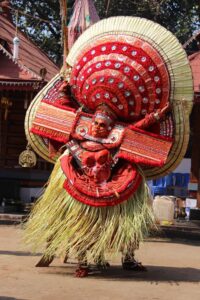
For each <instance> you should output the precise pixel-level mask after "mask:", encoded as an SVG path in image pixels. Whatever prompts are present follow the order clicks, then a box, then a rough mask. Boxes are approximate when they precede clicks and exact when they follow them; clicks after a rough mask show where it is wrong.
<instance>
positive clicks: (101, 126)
mask: <svg viewBox="0 0 200 300" xmlns="http://www.w3.org/2000/svg"><path fill="white" fill-rule="evenodd" d="M109 132H110V130H109V125H108V124H107V122H106V120H104V119H102V118H98V117H96V118H95V119H94V121H93V123H92V125H91V135H92V136H94V137H98V138H106V137H107V136H108V134H109Z"/></svg>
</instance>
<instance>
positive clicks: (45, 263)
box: [35, 238, 55, 268]
mask: <svg viewBox="0 0 200 300" xmlns="http://www.w3.org/2000/svg"><path fill="white" fill-rule="evenodd" d="M51 240H52V238H50V239H49V240H48V241H47V246H46V249H48V247H49V246H50V244H51ZM54 257H55V256H54V255H51V256H48V257H46V255H45V254H43V256H42V258H41V259H40V260H39V261H38V263H37V264H36V265H35V267H39V268H43V267H49V265H50V264H51V263H52V261H53V260H54Z"/></svg>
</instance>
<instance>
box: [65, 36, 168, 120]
mask: <svg viewBox="0 0 200 300" xmlns="http://www.w3.org/2000/svg"><path fill="white" fill-rule="evenodd" d="M70 84H71V86H72V91H73V94H74V96H75V98H76V99H77V100H78V101H79V103H81V104H83V105H84V106H86V107H88V108H89V109H91V110H95V109H96V107H97V106H98V105H100V104H102V103H106V104H107V105H108V106H109V107H111V108H112V109H113V110H114V112H115V113H116V114H117V116H118V117H119V118H121V119H123V120H127V121H128V120H129V121H131V120H133V121H134V120H137V119H139V118H142V117H144V115H145V114H147V113H150V112H153V111H155V110H157V109H158V108H161V107H163V106H164V105H165V104H166V102H167V101H168V100H169V94H170V80H169V75H168V71H167V68H166V65H165V62H164V60H163V58H162V57H161V55H160V54H159V52H158V51H157V50H156V49H154V48H153V47H152V46H151V45H150V44H149V43H148V42H146V41H144V40H142V39H141V38H138V37H130V36H129V37H128V36H125V35H123V36H122V35H117V36H113V35H107V36H106V37H104V38H99V39H98V40H97V41H95V42H94V43H93V47H92V48H91V47H89V46H88V47H85V48H84V51H83V53H81V55H79V56H78V58H77V62H76V64H75V65H74V66H73V69H72V73H71V81H70Z"/></svg>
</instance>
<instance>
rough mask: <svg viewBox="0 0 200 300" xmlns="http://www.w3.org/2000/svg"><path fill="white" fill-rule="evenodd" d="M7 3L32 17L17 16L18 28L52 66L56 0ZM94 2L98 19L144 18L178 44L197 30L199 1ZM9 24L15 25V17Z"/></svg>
mask: <svg viewBox="0 0 200 300" xmlns="http://www.w3.org/2000/svg"><path fill="white" fill-rule="evenodd" d="M10 2H11V4H12V7H13V8H15V9H18V10H20V11H23V12H24V13H26V14H30V15H31V16H32V17H33V18H31V17H30V16H26V15H24V13H20V12H19V18H18V25H19V28H20V29H21V30H22V31H24V32H25V33H26V34H27V35H28V36H29V37H30V38H31V39H32V40H33V41H35V43H36V44H37V45H38V46H39V47H40V48H41V49H43V50H44V51H45V52H46V53H47V54H48V55H49V56H50V57H51V58H52V59H54V61H55V62H56V63H59V62H61V61H62V59H61V58H62V47H61V38H60V31H61V24H60V13H59V11H60V7H59V0H40V1H38V0H35V1H27V0H11V1H10ZM94 2H95V5H96V8H97V11H98V13H99V16H100V17H101V18H105V17H109V16H117V15H129V16H139V17H145V18H147V19H150V20H154V21H156V22H158V23H160V24H161V25H163V26H164V27H166V28H167V29H169V30H170V31H172V32H173V33H174V34H175V35H176V36H177V38H178V39H179V40H180V42H182V43H183V42H185V41H186V40H187V39H188V38H189V37H190V36H191V35H192V33H193V32H194V30H196V29H198V28H199V26H200V1H199V0H140V1H136V0H126V1H125V0H94ZM73 3H74V0H68V16H69V15H71V12H72V6H73ZM38 18H40V19H38ZM41 19H43V20H47V21H48V22H45V21H42V20H41ZM13 21H14V22H16V18H15V14H14V16H13Z"/></svg>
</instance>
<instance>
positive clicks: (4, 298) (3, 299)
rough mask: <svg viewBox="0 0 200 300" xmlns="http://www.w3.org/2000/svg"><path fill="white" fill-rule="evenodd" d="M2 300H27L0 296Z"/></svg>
mask: <svg viewBox="0 0 200 300" xmlns="http://www.w3.org/2000/svg"><path fill="white" fill-rule="evenodd" d="M0 300H25V299H21V298H20V299H19V298H13V297H6V296H0Z"/></svg>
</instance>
